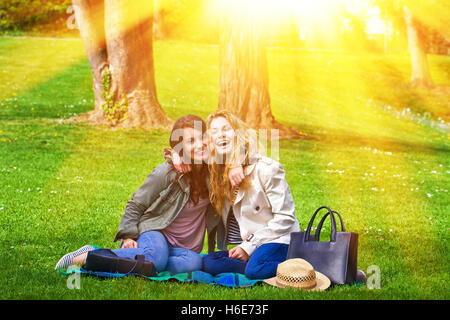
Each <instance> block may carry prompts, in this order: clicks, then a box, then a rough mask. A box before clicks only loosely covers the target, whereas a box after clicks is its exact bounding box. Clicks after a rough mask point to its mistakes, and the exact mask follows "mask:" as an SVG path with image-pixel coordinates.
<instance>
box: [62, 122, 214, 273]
mask: <svg viewBox="0 0 450 320" xmlns="http://www.w3.org/2000/svg"><path fill="white" fill-rule="evenodd" d="M205 130H206V126H205V123H204V121H203V120H202V119H201V118H200V117H197V116H194V115H188V116H185V117H182V118H180V119H178V120H177V121H176V122H175V124H174V126H173V129H172V132H171V135H170V146H171V147H172V149H173V150H176V152H177V153H178V155H179V156H180V157H182V158H183V161H184V162H185V163H189V164H190V168H191V170H190V171H189V172H186V173H179V172H177V171H176V170H174V168H173V165H172V163H171V162H170V161H166V162H164V163H162V164H161V165H159V166H157V167H156V168H155V169H154V170H153V172H151V173H150V174H149V175H148V176H147V179H146V180H145V182H144V184H143V185H142V186H141V187H139V189H138V190H137V191H136V192H135V193H134V194H133V196H132V199H131V200H129V201H128V202H127V206H126V209H125V213H124V215H123V217H122V220H121V222H120V226H119V232H118V233H117V234H116V236H115V239H114V241H117V240H119V239H122V240H123V243H122V246H121V248H120V249H115V250H111V251H112V252H113V254H114V255H116V256H118V257H122V258H131V259H134V258H135V256H136V255H144V256H145V260H147V261H150V262H153V263H154V265H155V267H156V270H157V271H165V270H167V271H170V272H171V273H182V272H191V271H194V270H200V269H201V268H202V259H201V257H200V255H199V254H198V253H200V252H201V251H202V249H203V242H204V238H205V230H206V229H214V228H215V227H216V226H217V224H218V223H219V221H220V217H219V216H218V215H217V213H216V212H215V210H214V208H213V207H212V206H211V205H210V201H209V192H208V182H207V179H208V167H207V164H206V163H205V160H206V157H207V154H206V145H205V141H204V133H205ZM211 244H212V246H211V245H210V246H209V251H213V246H214V241H213V242H212V243H211ZM219 245H220V244H219ZM92 250H94V247H92V246H84V247H83V248H80V249H79V250H77V251H75V252H71V253H68V254H66V255H65V256H63V257H62V258H61V259H60V261H59V262H58V263H57V265H56V267H55V269H58V268H63V267H68V266H69V265H72V264H79V265H83V264H85V263H86V258H87V255H88V252H89V251H92ZM98 250H99V251H98V252H104V251H105V250H103V249H98ZM102 250H103V251H102ZM111 251H110V252H111ZM102 254H103V253H102Z"/></svg>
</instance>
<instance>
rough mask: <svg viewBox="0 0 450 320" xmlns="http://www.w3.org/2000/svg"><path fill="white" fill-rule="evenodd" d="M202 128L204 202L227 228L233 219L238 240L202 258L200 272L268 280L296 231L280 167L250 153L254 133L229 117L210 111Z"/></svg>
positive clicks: (297, 228) (294, 217)
mask: <svg viewBox="0 0 450 320" xmlns="http://www.w3.org/2000/svg"><path fill="white" fill-rule="evenodd" d="M206 125H207V132H208V137H209V139H208V141H209V158H208V168H209V180H210V200H211V203H212V204H213V205H214V206H215V208H216V210H217V212H218V213H219V214H220V215H221V216H222V220H223V223H224V225H225V226H226V228H227V229H228V226H229V217H230V215H231V216H234V218H235V219H236V221H237V222H238V224H239V229H240V236H241V238H242V239H243V241H242V243H240V244H239V245H238V246H236V247H234V248H233V249H231V250H229V251H228V250H225V251H218V252H214V253H210V254H209V255H207V256H205V257H204V258H203V270H204V271H206V272H208V273H211V274H218V273H223V272H237V273H242V274H245V275H246V276H247V277H248V278H250V279H265V278H270V277H273V276H275V274H276V268H277V265H278V264H279V263H281V262H283V261H284V260H286V255H287V250H288V246H289V242H290V233H291V232H296V231H300V226H299V222H298V220H297V217H296V215H295V206H294V200H293V198H292V195H291V192H290V189H289V185H288V184H287V182H286V176H285V172H284V169H283V167H282V166H281V165H280V163H279V162H277V161H275V160H272V159H270V158H268V157H265V156H262V155H259V154H258V153H256V150H255V149H256V146H255V141H252V137H254V135H253V134H252V133H251V131H250V130H249V129H248V128H247V127H246V125H245V123H244V122H243V121H242V120H240V119H239V118H237V117H236V116H234V115H233V114H232V113H230V112H228V111H225V110H219V111H216V112H214V113H212V114H211V115H209V116H208V118H207V121H206ZM253 140H254V139H253ZM241 165H242V166H243V167H244V177H243V181H242V183H241V184H240V186H239V187H233V185H232V181H230V179H229V172H230V170H233V168H236V167H239V166H241ZM228 231H229V230H228Z"/></svg>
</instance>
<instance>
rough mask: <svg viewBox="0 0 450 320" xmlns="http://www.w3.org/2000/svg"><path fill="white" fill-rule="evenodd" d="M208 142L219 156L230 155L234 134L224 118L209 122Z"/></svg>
mask: <svg viewBox="0 0 450 320" xmlns="http://www.w3.org/2000/svg"><path fill="white" fill-rule="evenodd" d="M209 135H210V141H211V143H212V145H213V146H214V150H215V151H216V154H217V155H219V156H225V155H230V154H231V153H232V151H233V147H234V140H235V138H236V132H235V131H234V129H233V127H232V126H231V124H230V123H229V122H228V120H227V119H225V118H224V117H217V118H215V119H213V120H212V121H211V124H210V128H209Z"/></svg>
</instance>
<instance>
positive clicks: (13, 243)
mask: <svg viewBox="0 0 450 320" xmlns="http://www.w3.org/2000/svg"><path fill="white" fill-rule="evenodd" d="M218 54H219V49H218V47H217V46H210V45H200V44H191V43H183V42H155V69H156V70H155V76H156V83H157V93H158V98H159V101H160V103H161V105H162V107H163V108H164V110H165V112H166V113H167V114H168V115H169V116H170V117H171V118H173V119H176V118H177V117H180V116H183V115H186V114H188V113H193V114H197V115H200V116H202V117H203V118H205V117H206V116H207V115H208V114H209V113H210V112H212V111H214V110H215V109H216V108H217V96H218V94H217V93H218V60H219V56H218ZM429 61H430V68H431V74H432V77H433V79H434V81H435V83H436V84H437V85H438V87H437V88H435V89H433V90H423V89H412V88H410V87H409V86H407V83H408V80H409V72H410V70H409V68H410V67H409V57H408V56H407V55H405V54H392V55H375V54H367V53H364V54H362V53H361V54H349V53H338V52H311V51H302V50H293V49H283V48H269V49H268V62H269V73H270V94H271V101H272V111H273V114H274V116H275V118H276V119H277V120H279V121H280V122H281V123H283V124H285V125H288V126H291V127H293V128H295V129H297V130H299V131H301V132H303V133H304V134H305V137H306V139H301V140H293V141H286V140H283V141H281V142H280V150H279V161H280V162H281V163H282V165H283V167H284V168H285V170H286V177H287V181H288V183H289V185H290V188H291V191H292V194H293V197H294V201H295V204H296V214H297V217H298V219H299V221H300V225H301V228H302V230H303V229H305V228H306V225H307V223H308V221H309V218H310V217H311V215H312V214H313V212H314V210H315V209H316V208H318V207H319V206H322V205H327V206H329V207H331V208H332V209H334V210H337V211H338V212H340V213H341V214H342V215H343V218H344V222H345V223H346V227H347V230H350V231H353V232H357V233H359V235H360V238H359V253H358V267H359V269H362V270H364V271H366V270H367V268H368V267H369V266H371V265H377V266H379V267H380V271H381V289H379V290H369V289H368V288H367V287H366V286H361V287H357V286H336V287H333V288H330V289H329V290H327V291H325V292H321V293H314V292H302V291H300V292H299V291H296V290H292V289H286V290H281V289H278V288H273V287H269V286H266V285H262V286H255V287H251V288H243V289H228V288H224V287H219V286H209V285H203V284H180V283H178V282H166V283H160V282H152V281H148V280H145V279H141V278H133V277H129V278H126V279H112V280H104V281H101V280H98V279H94V278H84V277H83V278H82V279H81V289H80V290H69V289H68V288H67V283H66V280H67V278H66V277H63V276H62V275H60V274H58V273H57V272H56V271H54V270H53V267H54V265H55V264H56V262H57V261H58V259H59V258H60V257H61V256H62V255H63V254H65V253H67V252H68V251H73V250H75V249H77V248H79V247H80V246H82V245H84V244H96V245H99V246H102V247H116V246H117V243H116V244H114V243H113V242H112V239H113V238H114V235H115V233H116V232H117V229H118V225H119V222H120V218H121V216H122V214H123V211H124V208H125V205H126V201H127V200H128V199H129V198H130V196H131V194H132V193H133V192H134V191H135V190H136V189H137V188H138V187H139V186H140V185H141V183H142V182H143V181H144V179H145V177H146V175H147V174H148V172H150V171H151V170H152V169H153V168H154V167H155V166H157V165H158V164H159V163H161V161H162V149H163V148H164V147H166V146H167V145H168V138H169V133H168V132H166V131H163V130H156V129H155V130H153V131H150V132H148V131H144V130H139V129H134V130H108V129H107V128H105V127H92V126H88V125H85V124H81V123H69V122H64V121H63V122H61V121H59V119H64V118H70V117H72V116H74V115H76V114H79V113H84V112H87V111H89V110H91V109H92V108H93V93H92V87H91V85H92V84H91V81H92V77H91V73H90V68H89V64H88V62H87V60H86V57H85V52H84V48H83V45H82V43H81V41H79V40H76V39H75V40H74V39H67V40H51V39H33V38H30V39H24V38H0V173H1V179H0V269H1V270H2V277H1V278H0V298H1V299H449V298H450V296H449V289H450V288H449V282H450V273H449V271H450V270H449V265H450V264H449V262H450V261H449V258H450V251H449V239H450V236H449V227H450V223H449V222H450V219H449V215H448V213H449V196H448V189H449V187H450V184H449V181H450V179H449V178H450V158H449V151H450V148H449V147H450V135H449V131H448V127H447V126H445V123H448V120H449V116H450V114H449V110H450V108H449V107H450V103H449V94H448V88H449V87H450V58H449V57H444V56H434V55H430V56H429ZM268 155H269V156H270V153H269V154H268ZM316 224H317V223H316ZM326 229H328V230H326V231H329V224H327V225H326ZM326 236H327V233H326V232H325V234H324V236H323V238H322V239H323V240H326ZM205 248H206V245H205Z"/></svg>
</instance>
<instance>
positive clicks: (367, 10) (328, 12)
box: [217, 0, 389, 34]
mask: <svg viewBox="0 0 450 320" xmlns="http://www.w3.org/2000/svg"><path fill="white" fill-rule="evenodd" d="M217 3H218V4H219V8H220V11H219V12H224V11H228V13H230V12H231V13H233V12H235V11H236V8H239V9H240V10H242V11H244V12H245V14H246V15H251V16H255V17H258V18H260V19H264V20H265V21H266V22H269V23H270V22H272V23H277V22H281V21H283V20H286V19H288V18H292V17H294V19H296V21H297V23H298V25H299V26H300V27H301V28H303V29H311V27H312V26H314V25H321V26H322V28H327V27H330V25H331V24H332V23H333V22H335V21H336V20H338V19H341V21H340V22H341V23H345V19H343V18H342V17H339V14H340V12H342V11H343V10H346V11H347V12H349V13H351V14H353V15H355V16H358V17H360V19H361V20H362V21H365V22H366V32H367V33H368V34H384V33H385V32H386V31H389V29H388V26H387V22H386V21H384V20H383V19H382V18H381V15H380V9H379V8H378V7H377V6H375V5H373V4H372V3H371V2H370V1H368V0H314V1H311V0H278V1H274V0H217Z"/></svg>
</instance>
